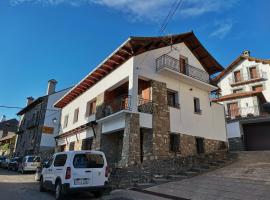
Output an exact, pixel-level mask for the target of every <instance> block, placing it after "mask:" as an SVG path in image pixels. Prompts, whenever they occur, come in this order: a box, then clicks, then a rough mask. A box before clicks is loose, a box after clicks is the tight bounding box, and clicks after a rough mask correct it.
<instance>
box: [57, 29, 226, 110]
mask: <svg viewBox="0 0 270 200" xmlns="http://www.w3.org/2000/svg"><path fill="white" fill-rule="evenodd" d="M181 42H184V43H185V44H186V46H187V47H188V48H189V49H190V51H191V52H192V53H193V54H194V55H195V56H196V58H197V59H198V60H199V62H200V63H201V65H202V66H203V67H204V69H205V70H206V71H207V72H208V73H209V75H212V74H215V73H217V72H220V71H222V70H223V67H222V66H221V65H220V64H219V63H218V62H217V61H216V60H215V59H214V57H213V56H212V55H211V54H210V53H209V52H208V51H207V50H206V49H205V48H204V46H203V45H202V44H201V43H200V41H199V40H198V38H197V37H196V36H195V34H194V33H193V32H187V33H182V34H176V35H170V36H159V37H130V38H129V39H128V40H126V41H125V42H124V43H123V44H122V45H120V47H118V48H117V49H116V50H115V51H114V52H113V53H112V54H111V55H110V56H108V57H107V58H106V59H105V60H104V61H103V62H102V63H100V64H99V65H98V66H97V67H96V68H95V69H94V70H92V71H91V72H90V73H89V74H88V75H87V76H86V77H85V78H84V79H83V80H81V81H80V82H79V83H78V84H77V85H76V86H74V87H73V88H72V89H71V90H70V91H69V92H68V93H67V94H66V95H65V96H64V97H62V98H61V99H60V100H59V101H58V102H57V103H56V104H55V107H58V108H63V107H65V106H66V105H67V104H69V103H70V102H71V101H73V100H74V99H76V98H77V97H78V96H79V95H81V94H83V93H84V92H85V91H86V90H88V89H89V88H90V87H92V86H93V85H95V84H96V83H97V82H98V81H100V80H101V79H103V78H104V77H105V76H106V75H108V74H109V73H110V72H112V71H113V70H115V69H116V68H118V67H119V66H120V65H122V64H123V63H124V62H126V61H127V60H128V59H129V58H131V57H132V56H136V55H139V54H141V53H144V52H146V51H150V50H154V49H157V48H162V47H166V46H170V45H171V44H178V43H181Z"/></svg>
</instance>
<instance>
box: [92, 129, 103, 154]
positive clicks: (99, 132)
mask: <svg viewBox="0 0 270 200" xmlns="http://www.w3.org/2000/svg"><path fill="white" fill-rule="evenodd" d="M95 132H96V138H94V139H93V144H92V149H94V150H100V149H101V145H100V140H101V137H102V136H101V135H102V125H101V124H98V125H97V126H96V127H95Z"/></svg>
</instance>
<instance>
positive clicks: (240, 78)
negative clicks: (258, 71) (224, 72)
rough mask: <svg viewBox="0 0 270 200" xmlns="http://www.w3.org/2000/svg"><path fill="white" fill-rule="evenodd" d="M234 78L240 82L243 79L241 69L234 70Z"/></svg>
mask: <svg viewBox="0 0 270 200" xmlns="http://www.w3.org/2000/svg"><path fill="white" fill-rule="evenodd" d="M234 80H235V82H236V83H237V82H240V81H241V80H242V77H241V72H240V71H236V72H234Z"/></svg>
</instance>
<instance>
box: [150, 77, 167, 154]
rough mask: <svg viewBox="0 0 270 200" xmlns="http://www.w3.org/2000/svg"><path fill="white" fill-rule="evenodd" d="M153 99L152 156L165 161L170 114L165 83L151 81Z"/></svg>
mask: <svg viewBox="0 0 270 200" xmlns="http://www.w3.org/2000/svg"><path fill="white" fill-rule="evenodd" d="M151 84H152V99H153V156H154V159H159V158H160V159H166V158H168V156H169V132H170V113H169V108H168V103H167V87H166V84H165V83H162V82H158V81H152V83H151Z"/></svg>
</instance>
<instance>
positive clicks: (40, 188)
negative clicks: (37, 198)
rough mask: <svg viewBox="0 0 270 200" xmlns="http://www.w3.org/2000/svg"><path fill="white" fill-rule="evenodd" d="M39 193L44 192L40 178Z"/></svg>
mask: <svg viewBox="0 0 270 200" xmlns="http://www.w3.org/2000/svg"><path fill="white" fill-rule="evenodd" d="M39 191H40V192H45V188H44V185H43V178H42V177H40V181H39Z"/></svg>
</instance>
